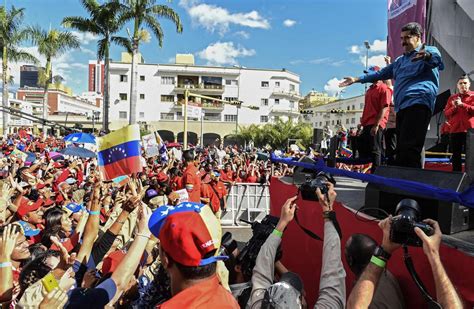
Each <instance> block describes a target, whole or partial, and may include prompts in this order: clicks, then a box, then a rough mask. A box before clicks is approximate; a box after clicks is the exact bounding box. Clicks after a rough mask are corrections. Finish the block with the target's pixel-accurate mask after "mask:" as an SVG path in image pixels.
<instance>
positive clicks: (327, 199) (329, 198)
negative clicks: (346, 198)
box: [316, 182, 337, 211]
mask: <svg viewBox="0 0 474 309" xmlns="http://www.w3.org/2000/svg"><path fill="white" fill-rule="evenodd" d="M326 185H327V186H328V193H327V194H326V195H325V194H322V193H321V190H319V188H317V189H316V196H317V197H318V200H319V204H320V205H321V207H322V208H323V211H332V210H333V204H334V201H335V200H336V196H337V193H336V191H335V190H334V185H333V184H332V183H330V182H326Z"/></svg>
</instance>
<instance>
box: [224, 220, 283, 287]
mask: <svg viewBox="0 0 474 309" xmlns="http://www.w3.org/2000/svg"><path fill="white" fill-rule="evenodd" d="M279 220H280V218H278V217H274V216H270V215H267V216H265V218H263V219H262V221H261V222H257V221H255V222H248V221H246V220H241V221H243V222H245V223H248V224H250V225H251V228H252V238H250V240H249V241H248V242H247V243H246V244H245V246H244V247H243V248H242V250H241V251H240V252H239V254H238V255H237V257H236V258H235V264H237V265H241V269H242V274H243V275H244V277H245V278H247V279H248V280H250V278H252V273H253V268H254V267H255V262H256V260H257V256H258V253H259V252H260V248H261V247H262V246H263V244H264V243H265V241H266V240H267V238H268V236H270V234H271V233H272V232H273V230H274V229H275V228H276V226H277V224H278V221H279ZM236 248H237V242H236V241H235V240H233V239H232V234H231V233H225V234H224V236H223V237H222V242H221V254H222V253H225V254H227V255H229V256H231V255H232V252H233V251H234V250H235V249H236ZM281 255H282V253H281V250H278V252H277V260H278V259H279V258H281ZM230 260H233V259H230Z"/></svg>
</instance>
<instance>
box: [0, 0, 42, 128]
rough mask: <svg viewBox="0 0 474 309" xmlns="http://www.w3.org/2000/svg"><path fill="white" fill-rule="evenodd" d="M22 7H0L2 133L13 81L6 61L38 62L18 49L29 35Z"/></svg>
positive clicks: (5, 125)
mask: <svg viewBox="0 0 474 309" xmlns="http://www.w3.org/2000/svg"><path fill="white" fill-rule="evenodd" d="M23 17H24V9H22V8H21V9H17V8H15V7H14V6H12V8H11V9H10V11H8V10H7V9H6V8H5V7H4V6H2V7H0V20H1V22H0V53H1V56H2V77H1V79H2V86H3V95H2V106H3V119H2V124H3V135H4V136H6V134H7V125H8V124H7V121H8V113H7V112H6V110H7V109H6V107H8V84H9V83H12V82H13V78H12V77H11V76H8V62H9V61H13V62H18V61H26V62H32V63H38V59H36V58H35V57H34V56H33V55H31V54H29V53H27V52H25V51H22V50H21V49H19V47H18V45H19V44H21V42H23V41H24V40H26V39H27V38H28V36H29V32H28V30H27V29H25V28H22V24H23Z"/></svg>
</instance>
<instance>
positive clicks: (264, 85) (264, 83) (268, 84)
mask: <svg viewBox="0 0 474 309" xmlns="http://www.w3.org/2000/svg"><path fill="white" fill-rule="evenodd" d="M261 87H262V88H268V87H270V83H269V82H262V83H261Z"/></svg>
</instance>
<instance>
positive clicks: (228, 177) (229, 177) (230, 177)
mask: <svg viewBox="0 0 474 309" xmlns="http://www.w3.org/2000/svg"><path fill="white" fill-rule="evenodd" d="M221 180H223V181H234V180H235V179H234V172H233V171H228V172H226V171H225V170H222V171H221Z"/></svg>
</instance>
